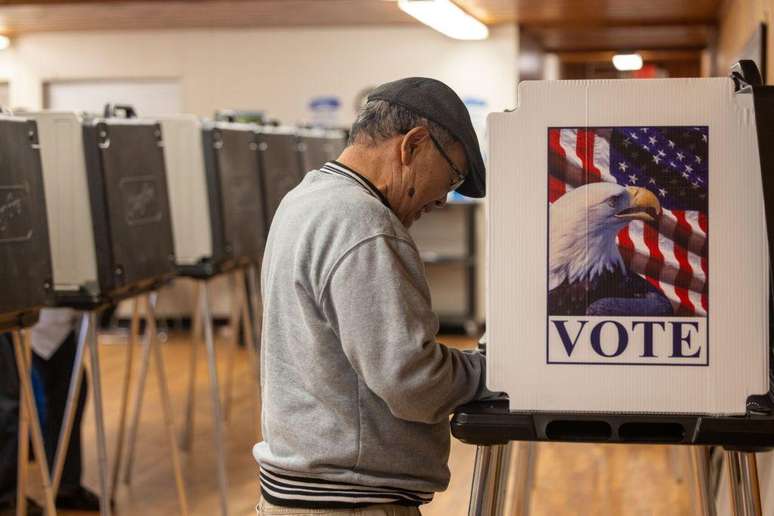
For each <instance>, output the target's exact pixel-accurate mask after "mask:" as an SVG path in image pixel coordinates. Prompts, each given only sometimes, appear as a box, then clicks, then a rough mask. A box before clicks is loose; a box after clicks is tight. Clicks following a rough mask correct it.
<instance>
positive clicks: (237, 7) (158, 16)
mask: <svg viewBox="0 0 774 516" xmlns="http://www.w3.org/2000/svg"><path fill="white" fill-rule="evenodd" d="M0 2H3V3H5V4H6V5H0V29H2V30H4V31H5V32H6V33H10V34H24V33H31V32H51V31H65V30H72V31H80V30H125V29H138V28H140V29H164V28H214V27H227V28H228V27H278V26H330V25H367V24H414V23H416V22H415V21H414V19H413V18H411V17H409V16H408V15H406V14H405V13H403V12H402V11H400V10H399V9H398V8H397V6H396V5H395V3H394V2H387V1H384V0H155V1H148V0H146V1H123V2H116V1H104V0H101V1H100V0H81V1H75V2H73V1H68V2H62V1H60V0H37V1H36V2H25V3H23V4H22V3H19V2H16V1H15V0H0ZM11 2H12V3H14V5H7V4H9V3H11ZM44 4H45V5H44Z"/></svg>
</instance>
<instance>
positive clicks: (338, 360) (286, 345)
mask: <svg viewBox="0 0 774 516" xmlns="http://www.w3.org/2000/svg"><path fill="white" fill-rule="evenodd" d="M261 278H262V282H261V289H262V295H263V332H262V336H261V345H262V347H261V386H262V393H263V409H262V430H263V439H264V441H263V442H260V443H258V444H256V445H255V447H254V448H253V455H254V456H255V459H256V460H257V461H258V462H259V464H260V465H261V470H262V475H263V474H264V472H265V471H269V472H271V474H273V475H275V476H274V477H273V478H274V479H277V480H283V479H284V480H288V479H290V480H293V479H295V478H296V477H297V476H299V475H301V476H303V477H305V478H311V479H321V480H325V481H329V482H331V483H332V485H359V486H373V487H387V488H396V489H401V490H407V491H422V492H427V493H432V492H435V491H442V490H444V489H446V487H447V485H448V482H449V469H448V467H447V461H448V456H449V444H450V443H449V420H448V418H449V414H450V413H451V412H452V411H453V409H454V408H455V407H457V406H458V405H460V404H463V403H466V402H468V401H471V400H472V399H474V398H475V397H476V396H477V395H478V394H479V393H481V392H484V376H485V371H484V357H483V356H481V355H479V354H477V353H472V354H471V353H463V352H460V351H458V350H455V349H449V348H447V347H446V346H444V345H443V344H439V343H438V342H436V340H435V336H436V333H437V332H438V318H437V317H436V315H435V314H434V313H433V311H432V306H431V301H430V291H429V289H428V285H427V281H426V279H425V270H424V265H423V263H422V260H421V259H420V256H419V253H418V251H417V248H416V245H415V244H414V241H413V240H412V238H411V236H410V235H409V233H408V231H407V230H406V228H405V227H404V226H403V225H402V224H401V222H400V221H399V220H398V218H397V217H396V216H395V215H394V214H393V213H392V211H391V210H390V209H389V208H388V207H387V205H386V200H384V199H383V198H382V197H381V194H379V193H378V191H376V190H375V188H373V186H372V185H371V184H370V183H369V182H368V181H367V180H365V179H364V178H362V177H360V176H359V175H357V174H356V173H354V172H353V171H350V170H349V169H346V168H345V167H343V166H341V165H339V164H338V163H336V162H331V163H328V164H326V165H325V166H324V167H323V168H322V169H321V170H315V171H312V172H309V173H308V174H307V175H306V177H305V178H304V180H303V182H302V183H301V184H300V185H299V186H297V187H296V188H295V189H294V190H292V191H291V192H290V193H289V194H288V195H287V196H286V197H285V198H284V199H283V201H282V203H281V204H280V206H279V209H278V210H277V212H276V215H275V217H274V220H273V222H272V225H271V230H270V232H269V236H268V241H267V244H266V251H265V254H264V259H263V269H262V273H261ZM267 478H268V477H267ZM262 483H263V478H262ZM289 485H296V486H298V485H300V484H298V483H296V484H293V483H292V482H290V483H289ZM282 486H284V487H287V485H286V484H277V485H276V486H273V487H277V489H278V491H277V492H273V493H272V494H275V495H277V493H279V492H280V491H279V488H280V487H282ZM263 487H264V493H266V488H267V485H266V484H265V483H264V484H263ZM280 494H281V493H280ZM302 498H303V497H302ZM286 505H288V504H286ZM289 505H293V504H289Z"/></svg>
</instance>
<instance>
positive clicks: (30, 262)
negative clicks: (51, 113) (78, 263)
mask: <svg viewBox="0 0 774 516" xmlns="http://www.w3.org/2000/svg"><path fill="white" fill-rule="evenodd" d="M0 146H2V150H0V284H1V285H3V286H4V288H3V292H2V294H1V295H0V329H3V330H4V329H9V328H24V327H27V326H30V325H32V324H34V323H35V321H36V320H37V317H38V310H39V309H40V308H41V307H43V306H44V305H46V304H48V303H49V302H50V301H51V294H52V287H53V284H52V271H51V253H50V250H49V245H48V224H47V220H46V219H47V217H46V208H45V194H44V190H43V176H42V172H41V162H40V152H39V148H38V147H39V145H38V131H37V126H36V125H35V122H34V121H32V120H27V119H25V118H17V117H11V116H1V117H0Z"/></svg>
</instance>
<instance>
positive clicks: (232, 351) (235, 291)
mask: <svg viewBox="0 0 774 516" xmlns="http://www.w3.org/2000/svg"><path fill="white" fill-rule="evenodd" d="M228 279H229V286H230V289H229V290H230V291H231V313H230V315H229V325H230V326H231V344H230V345H229V350H228V357H227V358H226V384H225V386H224V390H225V392H224V400H223V417H224V419H225V420H226V422H228V420H229V418H230V417H231V402H232V401H233V398H234V388H233V387H234V362H235V361H236V354H237V349H238V348H239V323H240V322H241V318H242V307H241V306H240V305H241V303H242V299H241V296H240V295H239V294H240V292H241V287H240V286H239V271H234V272H233V273H231V274H230V275H229V278H228Z"/></svg>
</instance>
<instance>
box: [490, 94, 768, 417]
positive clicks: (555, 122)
mask: <svg viewBox="0 0 774 516" xmlns="http://www.w3.org/2000/svg"><path fill="white" fill-rule="evenodd" d="M518 99H519V102H518V107H517V109H516V110H515V111H514V112H510V113H498V114H493V115H490V117H489V132H490V151H491V153H490V166H489V179H488V215H489V242H488V246H489V248H488V294H487V295H488V298H487V310H488V317H487V330H488V335H489V342H488V345H487V361H488V379H487V380H488V386H489V388H490V389H492V390H495V391H504V392H506V393H508V395H509V397H510V408H511V410H513V411H524V410H526V411H552V412H554V411H559V412H561V411H572V412H579V411H582V412H625V413H686V414H688V413H694V414H718V415H719V414H742V413H744V412H745V403H746V401H747V398H748V396H750V395H755V394H763V393H764V392H766V391H767V390H768V356H767V353H768V345H769V344H768V342H769V341H768V285H769V271H768V245H767V238H766V230H765V219H764V205H763V195H762V184H761V168H760V163H759V155H758V142H757V134H756V131H755V114H754V111H753V105H752V100H753V99H752V95H735V94H734V84H733V82H732V81H731V80H730V79H670V80H648V81H636V80H615V81H544V82H524V83H522V84H521V85H520V86H519V91H518Z"/></svg>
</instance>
